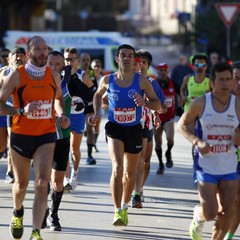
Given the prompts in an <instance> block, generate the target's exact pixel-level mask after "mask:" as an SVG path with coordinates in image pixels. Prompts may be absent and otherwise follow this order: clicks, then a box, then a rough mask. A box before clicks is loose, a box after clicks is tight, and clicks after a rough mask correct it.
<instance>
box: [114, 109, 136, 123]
mask: <svg viewBox="0 0 240 240" xmlns="http://www.w3.org/2000/svg"><path fill="white" fill-rule="evenodd" d="M114 120H115V121H116V122H118V123H132V122H135V121H136V108H135V107H133V108H114Z"/></svg>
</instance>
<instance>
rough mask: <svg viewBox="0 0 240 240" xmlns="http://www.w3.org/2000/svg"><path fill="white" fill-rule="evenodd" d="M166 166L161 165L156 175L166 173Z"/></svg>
mask: <svg viewBox="0 0 240 240" xmlns="http://www.w3.org/2000/svg"><path fill="white" fill-rule="evenodd" d="M164 170H165V169H164V165H163V164H159V166H158V169H157V171H156V174H163V173H164Z"/></svg>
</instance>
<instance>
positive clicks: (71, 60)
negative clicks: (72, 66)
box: [65, 58, 77, 62]
mask: <svg viewBox="0 0 240 240" xmlns="http://www.w3.org/2000/svg"><path fill="white" fill-rule="evenodd" d="M75 60H77V58H65V61H67V62H75Z"/></svg>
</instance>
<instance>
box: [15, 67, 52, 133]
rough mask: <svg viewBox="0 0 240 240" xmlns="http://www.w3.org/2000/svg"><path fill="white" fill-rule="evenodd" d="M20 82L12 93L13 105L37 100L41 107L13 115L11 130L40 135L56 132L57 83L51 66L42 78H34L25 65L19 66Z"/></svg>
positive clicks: (18, 106)
mask: <svg viewBox="0 0 240 240" xmlns="http://www.w3.org/2000/svg"><path fill="white" fill-rule="evenodd" d="M18 71H19V74H20V83H19V85H18V87H17V88H16V89H15V91H14V92H13V94H12V101H13V106H14V107H15V108H20V107H21V108H23V107H25V106H26V105H27V104H28V103H30V102H33V101H37V102H38V103H41V107H40V108H39V109H38V110H37V111H35V112H34V113H30V114H28V115H26V116H17V115H15V116H13V122H12V128H11V131H12V132H13V133H17V134H23V135H29V136H39V135H43V134H47V133H54V132H56V126H55V123H56V116H55V110H54V99H55V95H56V84H55V81H54V79H53V77H52V72H51V70H50V68H49V67H47V68H46V73H45V76H44V78H43V79H41V80H32V79H30V77H29V76H28V74H27V72H26V70H25V68H24V66H20V67H18Z"/></svg>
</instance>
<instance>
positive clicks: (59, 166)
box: [52, 137, 70, 171]
mask: <svg viewBox="0 0 240 240" xmlns="http://www.w3.org/2000/svg"><path fill="white" fill-rule="evenodd" d="M69 151H70V137H68V138H63V139H58V140H57V141H56V146H55V150H54V155H53V164H52V168H53V169H55V170H57V171H66V169H67V164H68V158H69Z"/></svg>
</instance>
